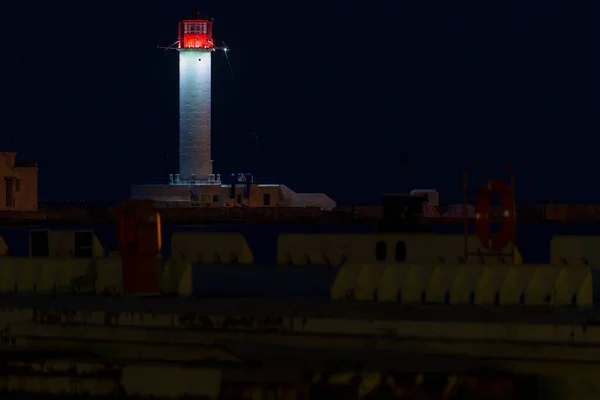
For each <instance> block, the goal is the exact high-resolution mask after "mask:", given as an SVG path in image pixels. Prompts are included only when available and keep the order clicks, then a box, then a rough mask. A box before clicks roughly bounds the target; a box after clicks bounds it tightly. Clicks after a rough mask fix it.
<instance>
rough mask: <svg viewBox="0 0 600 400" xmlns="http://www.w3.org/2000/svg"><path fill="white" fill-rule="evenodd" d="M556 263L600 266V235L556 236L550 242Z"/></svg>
mask: <svg viewBox="0 0 600 400" xmlns="http://www.w3.org/2000/svg"><path fill="white" fill-rule="evenodd" d="M550 263H551V264H554V265H586V264H587V265H591V266H596V267H598V266H600V236H555V237H553V238H552V241H551V242H550Z"/></svg>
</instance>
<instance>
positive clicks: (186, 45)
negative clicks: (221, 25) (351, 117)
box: [179, 17, 215, 50]
mask: <svg viewBox="0 0 600 400" xmlns="http://www.w3.org/2000/svg"><path fill="white" fill-rule="evenodd" d="M212 24H213V20H212V19H208V18H201V17H197V18H196V19H186V20H183V21H181V22H180V23H179V48H180V49H206V50H211V49H213V48H214V47H215V44H214V41H213V37H212Z"/></svg>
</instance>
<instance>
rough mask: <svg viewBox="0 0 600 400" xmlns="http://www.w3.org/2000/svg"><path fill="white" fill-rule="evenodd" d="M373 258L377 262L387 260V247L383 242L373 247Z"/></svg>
mask: <svg viewBox="0 0 600 400" xmlns="http://www.w3.org/2000/svg"><path fill="white" fill-rule="evenodd" d="M375 258H377V261H385V260H386V259H387V245H386V244H385V242H382V241H379V242H377V244H376V245H375Z"/></svg>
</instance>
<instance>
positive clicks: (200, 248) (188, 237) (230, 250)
mask: <svg viewBox="0 0 600 400" xmlns="http://www.w3.org/2000/svg"><path fill="white" fill-rule="evenodd" d="M171 255H172V257H173V258H174V259H178V260H186V261H189V262H191V263H204V264H207V263H213V262H215V261H217V260H218V261H219V262H222V263H230V262H233V261H234V260H237V262H238V263H241V264H251V263H252V262H253V261H254V257H253V254H252V251H251V250H250V247H249V246H248V243H247V242H246V239H245V238H244V236H243V235H242V234H240V233H218V232H175V233H174V234H173V236H171Z"/></svg>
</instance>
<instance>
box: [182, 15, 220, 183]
mask: <svg viewBox="0 0 600 400" xmlns="http://www.w3.org/2000/svg"><path fill="white" fill-rule="evenodd" d="M178 50H179V175H180V179H181V180H183V181H187V182H190V183H191V182H195V181H198V182H203V181H208V180H210V178H211V176H212V160H211V154H210V114H211V109H210V102H211V101H210V90H211V82H210V78H211V53H212V52H213V51H214V50H215V46H214V43H213V39H212V20H209V19H202V18H197V19H192V20H184V21H181V22H180V23H179V40H178Z"/></svg>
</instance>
